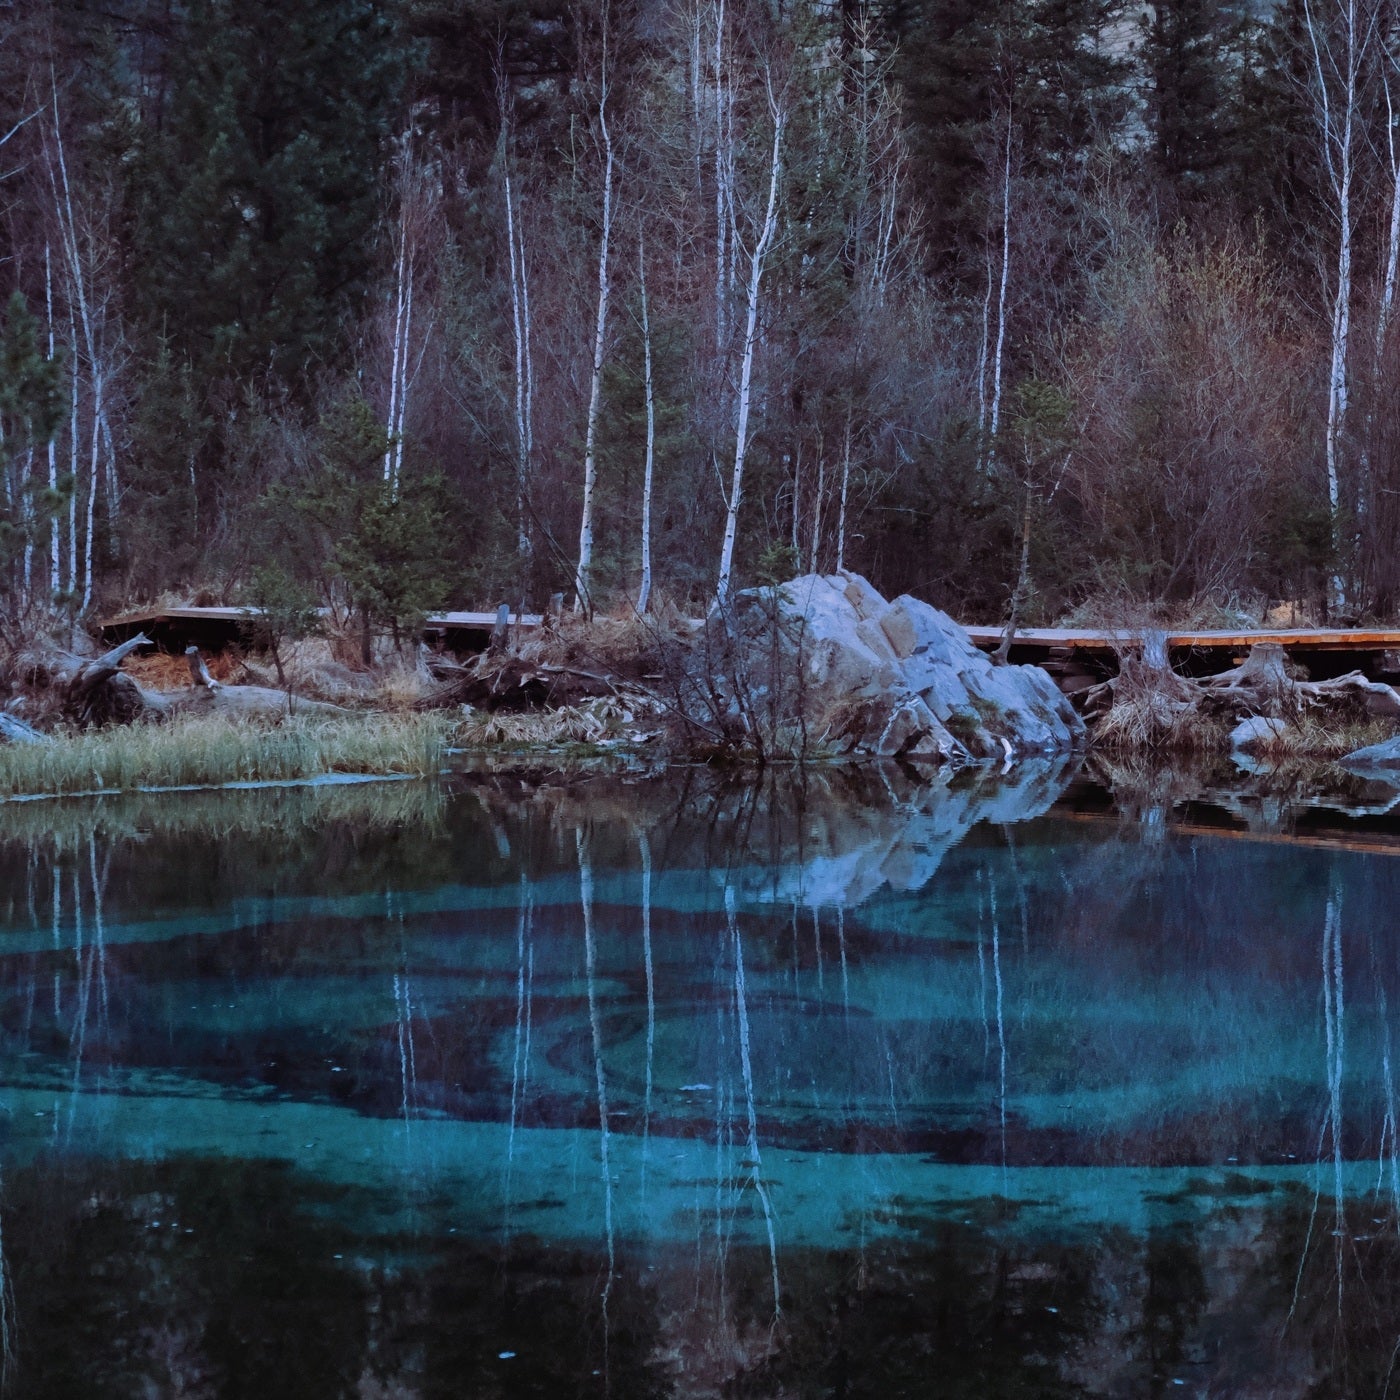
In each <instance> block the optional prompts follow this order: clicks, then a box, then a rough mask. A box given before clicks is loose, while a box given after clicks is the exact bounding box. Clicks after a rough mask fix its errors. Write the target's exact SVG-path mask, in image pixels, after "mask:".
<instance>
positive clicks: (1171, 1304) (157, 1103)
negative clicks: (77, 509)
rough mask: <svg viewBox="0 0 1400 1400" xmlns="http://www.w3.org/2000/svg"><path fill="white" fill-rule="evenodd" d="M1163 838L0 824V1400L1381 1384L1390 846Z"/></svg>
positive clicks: (574, 782) (343, 798)
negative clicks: (10, 1399) (13, 1399)
mask: <svg viewBox="0 0 1400 1400" xmlns="http://www.w3.org/2000/svg"><path fill="white" fill-rule="evenodd" d="M1139 806H1140V804H1139ZM1164 810H1165V809H1163V808H1162V807H1161V806H1160V804H1159V805H1158V806H1157V807H1155V808H1152V809H1151V810H1149V811H1143V810H1139V807H1138V806H1134V804H1133V803H1131V802H1129V801H1126V800H1123V799H1122V798H1121V797H1120V800H1119V801H1118V802H1117V803H1116V804H1115V802H1114V801H1112V800H1110V798H1109V797H1108V796H1106V795H1105V794H1104V793H1103V792H1102V791H1101V790H1098V789H1094V788H1091V787H1089V786H1087V785H1086V784H1085V782H1084V780H1083V779H1077V780H1074V781H1073V782H1072V781H1071V775H1070V773H1069V772H1068V771H1066V770H1064V769H1060V768H1025V769H1023V770H1020V771H1019V772H1018V773H1017V774H1016V775H1014V776H1013V777H1011V778H1009V779H1002V778H997V777H995V776H993V775H988V774H980V775H979V774H963V775H961V776H959V777H958V778H956V779H952V780H949V779H936V780H932V781H930V780H927V779H925V780H920V779H918V778H916V777H915V776H913V775H910V774H908V773H904V772H901V771H899V770H895V769H891V770H889V771H887V772H882V771H879V770H866V771H864V772H860V773H834V774H833V773H825V774H808V775H806V776H805V777H803V776H801V775H798V774H792V773H785V774H780V775H778V776H776V777H773V778H770V779H767V780H764V781H763V782H757V781H755V780H752V779H747V780H742V781H735V780H728V781H726V780H725V779H723V778H720V777H716V776H714V775H711V774H706V773H702V772H691V771H681V772H673V773H668V774H666V775H664V776H661V777H646V778H641V777H638V778H630V779H629V778H623V777H618V776H593V777H575V778H570V779H565V778H560V779H557V780H553V781H548V782H538V781H535V782H528V783H527V782H524V781H522V780H517V779H513V778H510V777H484V776H483V777H470V778H462V779H459V780H456V781H454V782H451V783H448V784H447V785H445V786H430V785H419V784H410V783H404V784H389V785H383V786H376V787H373V788H359V789H341V790H328V791H316V790H302V791H287V790H275V791H268V792H244V793H222V794H174V795H167V796H146V797H143V798H134V799H123V800H120V801H111V802H106V803H93V802H86V803H64V804H58V803H43V804H30V805H28V806H25V807H16V806H10V807H8V808H3V809H0V1266H2V1267H3V1287H2V1288H0V1300H2V1305H0V1342H3V1364H4V1370H5V1380H6V1384H7V1386H8V1392H7V1393H8V1394H11V1395H16V1396H26V1397H27V1396H36V1397H50V1396H53V1397H57V1396H63V1397H70V1396H71V1397H79V1396H81V1397H105V1396H118V1397H124V1396H146V1395H149V1396H166V1395H186V1396H221V1397H222V1396H255V1397H258V1400H271V1397H280V1396H287V1397H298V1400H317V1397H322V1396H365V1397H385V1396H434V1397H436V1396H527V1395H539V1396H550V1397H554V1396H573V1395H589V1396H591V1395H610V1396H617V1397H627V1396H658V1397H659V1396H670V1395H678V1396H679V1395H693V1396H702V1395H731V1396H753V1397H758V1396H780V1395H781V1396H789V1395H790V1396H852V1397H854V1396H871V1397H876V1396H880V1397H887V1396H904V1395H908V1396H940V1397H941V1396H948V1397H960V1396H966V1397H979V1398H980V1397H1001V1396H1025V1397H1053V1396H1072V1395H1093V1396H1100V1395H1102V1396H1147V1395H1199V1396H1206V1395H1209V1396H1259V1397H1263V1396H1279V1397H1292V1396H1300V1397H1301V1396H1344V1395H1345V1396H1351V1395H1355V1396H1360V1397H1375V1396H1381V1395H1383V1394H1385V1393H1386V1391H1387V1387H1388V1386H1391V1384H1392V1379H1393V1381H1394V1384H1393V1389H1394V1391H1395V1393H1396V1394H1397V1395H1400V1376H1395V1377H1392V1373H1393V1372H1394V1371H1396V1370H1397V1369H1400V1367H1397V1348H1398V1347H1400V1232H1398V1231H1397V1223H1398V1221H1400V1156H1397V1148H1398V1147H1400V1142H1398V1141H1397V1099H1396V1090H1395V1077H1396V1074H1397V1073H1400V1069H1397V1067H1396V1065H1395V1055H1396V1051H1397V1049H1400V1045H1397V1044H1395V1043H1393V1042H1396V1041H1400V1024H1397V1015H1400V958H1397V939H1398V938H1400V914H1397V909H1400V903H1397V896H1400V859H1398V858H1397V856H1400V839H1397V840H1395V841H1393V842H1392V841H1391V840H1389V839H1388V838H1387V837H1386V836H1385V834H1384V832H1382V833H1381V834H1380V835H1379V836H1377V835H1376V833H1375V831H1374V830H1369V829H1368V836H1367V839H1366V840H1365V841H1362V840H1360V839H1359V835H1360V833H1361V828H1360V827H1358V828H1357V830H1356V832H1355V833H1353V832H1351V831H1350V830H1349V828H1348V827H1347V826H1346V824H1345V821H1344V819H1342V818H1337V819H1336V820H1335V821H1334V822H1333V823H1332V831H1331V833H1330V835H1329V836H1328V837H1327V838H1325V839H1323V838H1309V839H1307V840H1303V841H1299V840H1290V839H1280V838H1279V836H1278V834H1277V833H1275V832H1269V833H1258V832H1256V833H1254V834H1253V835H1251V834H1249V833H1243V834H1242V833H1239V832H1234V833H1229V832H1226V831H1223V830H1222V831H1212V830H1211V829H1209V827H1208V826H1206V825H1205V824H1203V823H1202V822H1201V821H1200V820H1195V821H1192V822H1190V823H1189V824H1186V825H1173V824H1172V823H1171V822H1164V821H1162V820H1160V818H1161V817H1162V815H1163V813H1164ZM1178 815H1179V814H1178ZM1256 825H1258V823H1256ZM1274 825H1277V822H1275V823H1274ZM1372 826H1374V823H1373V824H1372ZM1354 837H1356V838H1357V839H1353V838H1354Z"/></svg>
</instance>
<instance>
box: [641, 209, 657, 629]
mask: <svg viewBox="0 0 1400 1400" xmlns="http://www.w3.org/2000/svg"><path fill="white" fill-rule="evenodd" d="M637 285H638V287H639V289H640V293H641V309H642V391H643V394H644V395H645V398H646V446H645V449H644V454H643V466H642V548H641V556H642V559H641V563H642V578H641V583H640V585H639V586H638V589H637V611H638V612H639V613H645V612H646V610H647V608H648V606H649V605H650V603H651V502H652V491H653V487H654V484H655V477H656V382H655V380H654V378H653V376H652V363H651V308H650V306H649V305H648V302H647V246H646V234H645V232H639V233H638V235H637Z"/></svg>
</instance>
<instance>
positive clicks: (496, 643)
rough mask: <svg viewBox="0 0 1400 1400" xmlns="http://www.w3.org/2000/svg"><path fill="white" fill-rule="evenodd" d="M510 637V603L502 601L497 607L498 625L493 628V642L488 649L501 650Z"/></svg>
mask: <svg viewBox="0 0 1400 1400" xmlns="http://www.w3.org/2000/svg"><path fill="white" fill-rule="evenodd" d="M509 637H510V604H509V603H502V604H500V606H499V607H497V609H496V625H495V626H494V627H492V629H491V644H490V646H489V647H488V648H487V650H488V651H500V650H501V649H502V648H503V647H504V646H505V644H506V642H507V640H508V639H509Z"/></svg>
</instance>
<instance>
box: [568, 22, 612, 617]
mask: <svg viewBox="0 0 1400 1400" xmlns="http://www.w3.org/2000/svg"><path fill="white" fill-rule="evenodd" d="M610 83H611V74H610V72H609V70H608V16H607V9H606V7H604V10H603V44H602V62H601V66H600V74H599V82H598V139H599V140H600V142H601V143H602V147H603V194H602V203H603V222H602V229H601V231H600V233H599V236H598V302H597V310H596V315H595V317H594V326H593V363H592V372H591V374H590V377H589V383H588V420H587V425H586V427H585V430H584V447H583V509H582V513H581V516H580V520H579V532H578V572H577V575H576V577H575V589H576V592H575V598H574V607H575V609H576V610H582V609H587V611H589V612H590V613H591V612H592V611H593V592H592V583H593V532H594V519H593V515H594V510H593V498H594V493H595V492H596V490H597V487H598V415H599V410H600V407H601V405H602V397H603V366H604V361H605V358H606V354H607V343H608V307H609V304H610V302H611V299H612V279H611V276H610V265H609V258H610V255H611V251H612V220H613V170H614V162H615V156H614V151H613V138H612V131H611V129H610V127H609V125H608V89H609V85H610Z"/></svg>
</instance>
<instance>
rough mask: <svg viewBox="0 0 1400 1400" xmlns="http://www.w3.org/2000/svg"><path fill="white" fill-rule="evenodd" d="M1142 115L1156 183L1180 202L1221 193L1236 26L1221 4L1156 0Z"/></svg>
mask: <svg viewBox="0 0 1400 1400" xmlns="http://www.w3.org/2000/svg"><path fill="white" fill-rule="evenodd" d="M1144 25H1145V28H1146V35H1145V39H1144V44H1143V56H1144V60H1145V62H1146V66H1147V70H1148V74H1149V77H1150V79H1151V92H1150V96H1149V98H1148V114H1149V120H1150V124H1151V128H1152V138H1153V154H1154V156H1155V159H1156V164H1157V169H1158V172H1159V173H1160V175H1161V178H1162V181H1163V183H1164V184H1165V185H1166V186H1167V188H1168V189H1169V190H1170V191H1171V192H1172V193H1173V195H1174V196H1175V197H1176V199H1177V200H1178V201H1179V202H1181V203H1184V204H1191V203H1195V204H1199V203H1201V202H1203V201H1207V200H1211V199H1213V198H1218V197H1219V196H1220V195H1221V194H1223V193H1225V191H1224V190H1223V189H1222V186H1223V185H1225V184H1227V183H1228V182H1229V178H1230V175H1231V173H1232V172H1231V171H1230V170H1229V167H1228V161H1229V156H1230V150H1231V145H1232V141H1233V133H1232V130H1231V126H1232V118H1233V115H1234V112H1233V110H1232V107H1233V103H1232V95H1233V94H1232V91H1231V89H1232V86H1233V82H1234V80H1235V77H1236V75H1237V74H1238V72H1239V69H1240V65H1241V62H1242V56H1241V54H1240V51H1239V43H1240V34H1241V27H1240V25H1239V23H1238V22H1237V21H1236V20H1235V18H1234V17H1233V16H1232V15H1230V14H1229V13H1228V12H1227V11H1226V9H1225V7H1224V6H1223V5H1222V4H1221V0H1158V3H1157V4H1156V6H1155V7H1154V9H1153V13H1152V17H1151V19H1150V20H1145V21H1144Z"/></svg>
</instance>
